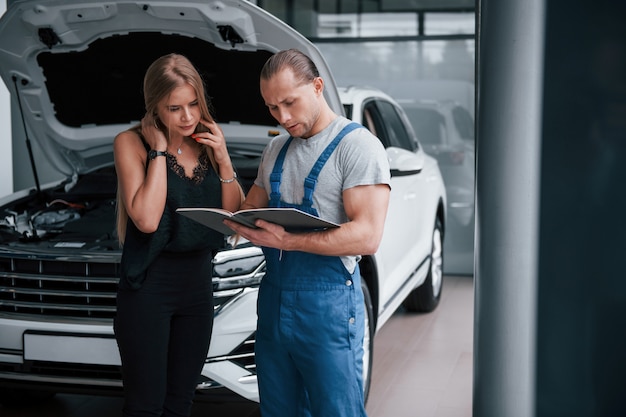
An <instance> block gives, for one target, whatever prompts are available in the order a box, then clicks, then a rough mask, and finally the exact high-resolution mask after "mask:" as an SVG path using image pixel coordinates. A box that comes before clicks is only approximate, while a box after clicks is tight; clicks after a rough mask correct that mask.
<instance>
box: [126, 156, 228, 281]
mask: <svg viewBox="0 0 626 417" xmlns="http://www.w3.org/2000/svg"><path fill="white" fill-rule="evenodd" d="M165 157H166V159H167V200H166V203H165V210H164V211H163V215H162V216H161V222H160V223H159V227H158V229H157V230H156V231H155V232H154V233H143V232H141V231H139V229H137V227H136V226H135V224H134V223H133V222H132V220H131V219H130V218H129V219H128V225H127V227H126V238H125V240H124V247H123V250H122V261H121V278H120V284H119V285H120V288H121V289H138V288H140V287H141V284H142V283H143V281H144V280H145V274H146V270H147V269H148V266H149V265H150V264H151V263H152V262H153V261H154V259H155V258H156V257H157V256H159V254H160V253H161V252H169V253H172V254H175V253H177V252H191V251H199V252H201V253H202V254H203V255H204V254H205V253H206V256H211V252H212V250H213V251H214V250H215V249H218V248H220V247H222V246H223V244H224V235H223V234H221V233H218V232H216V231H214V230H212V229H210V228H208V227H205V226H202V225H201V224H200V223H198V222H196V221H194V220H191V219H189V218H187V217H185V216H183V215H181V214H178V213H176V209H177V208H179V207H221V206H222V187H221V183H220V180H219V177H218V175H217V173H216V172H215V170H214V169H213V167H212V165H211V163H210V161H209V158H208V156H207V154H206V152H201V153H200V157H199V159H198V165H197V166H196V168H195V170H194V173H193V177H192V178H189V177H187V176H186V175H185V170H184V168H183V167H182V166H180V165H179V164H178V162H177V161H176V158H175V157H174V156H173V155H171V154H169V153H168V154H167V155H166V156H165ZM159 158H161V157H159ZM149 163H150V161H149V160H148V161H147V164H149ZM146 167H147V165H146Z"/></svg>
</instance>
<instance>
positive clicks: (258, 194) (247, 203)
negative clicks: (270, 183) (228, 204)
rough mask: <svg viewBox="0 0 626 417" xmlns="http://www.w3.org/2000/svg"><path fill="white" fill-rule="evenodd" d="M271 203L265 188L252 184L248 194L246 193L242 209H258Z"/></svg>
mask: <svg viewBox="0 0 626 417" xmlns="http://www.w3.org/2000/svg"><path fill="white" fill-rule="evenodd" d="M268 203H269V199H268V198H267V193H266V192H265V190H264V189H263V188H261V187H259V186H257V185H255V184H252V187H250V190H248V194H247V195H246V199H245V200H244V202H243V203H242V204H241V207H240V209H241V210H245V209H256V208H263V207H267V205H268Z"/></svg>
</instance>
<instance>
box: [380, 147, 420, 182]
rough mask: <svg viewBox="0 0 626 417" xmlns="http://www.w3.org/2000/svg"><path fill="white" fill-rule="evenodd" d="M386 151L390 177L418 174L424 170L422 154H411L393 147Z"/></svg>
mask: <svg viewBox="0 0 626 417" xmlns="http://www.w3.org/2000/svg"><path fill="white" fill-rule="evenodd" d="M386 150H387V159H388V160H389V168H390V170H391V176H392V177H400V176H406V175H415V174H419V173H420V172H421V171H422V169H423V168H424V153H423V152H418V153H413V152H410V151H407V150H406V149H402V148H396V147H393V146H392V147H389V148H387V149H386Z"/></svg>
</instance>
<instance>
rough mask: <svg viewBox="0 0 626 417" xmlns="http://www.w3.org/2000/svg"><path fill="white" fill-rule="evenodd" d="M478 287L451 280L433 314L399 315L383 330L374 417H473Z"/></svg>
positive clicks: (375, 368) (470, 281)
mask: <svg viewBox="0 0 626 417" xmlns="http://www.w3.org/2000/svg"><path fill="white" fill-rule="evenodd" d="M473 285H474V280H473V279H472V277H468V276H461V277H456V276H446V277H445V281H444V291H443V293H442V297H441V302H440V305H439V306H438V307H437V309H436V310H435V311H434V312H432V313H429V314H421V315H420V314H411V313H407V312H404V311H402V310H398V311H397V312H396V314H395V315H394V316H393V317H392V318H391V319H390V321H389V322H387V324H386V325H385V326H383V328H382V329H381V330H380V331H379V333H378V335H377V336H376V339H375V342H374V366H373V369H372V372H373V374H372V386H371V388H370V397H369V401H368V404H367V411H368V415H369V417H390V416H393V417H471V415H472V375H473V373H472V369H473V368H472V364H473V359H472V348H473V346H472V344H473V336H472V335H473V315H474V290H473Z"/></svg>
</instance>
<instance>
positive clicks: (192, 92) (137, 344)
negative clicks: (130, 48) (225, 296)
mask: <svg viewBox="0 0 626 417" xmlns="http://www.w3.org/2000/svg"><path fill="white" fill-rule="evenodd" d="M143 88H144V101H145V107H146V115H145V116H144V117H143V119H142V120H141V124H140V125H137V126H135V127H133V128H131V129H129V130H127V131H124V132H121V133H120V134H119V135H117V137H116V138H115V141H114V145H113V149H114V154H115V167H116V170H117V176H118V225H117V228H118V234H119V238H120V242H121V243H122V244H123V252H122V261H121V277H120V283H119V289H118V293H117V317H116V319H115V324H114V327H115V336H116V338H117V343H118V347H119V351H120V356H121V358H122V377H123V382H124V398H125V400H124V409H123V415H124V416H127V417H130V416H163V417H166V416H188V415H189V414H190V412H191V405H192V399H193V395H194V390H195V386H196V384H197V381H198V376H199V375H200V372H201V370H202V366H203V365H204V361H205V359H206V355H207V352H208V348H209V341H210V338H211V332H212V326H213V294H212V285H211V272H212V267H211V260H212V257H213V254H214V253H215V250H216V249H217V248H219V247H220V246H222V245H223V240H224V237H223V235H221V234H219V233H217V232H214V231H212V230H211V229H209V228H206V227H202V226H200V225H199V224H198V223H196V222H194V221H193V220H190V219H187V218H185V217H184V216H181V215H179V214H177V213H176V212H175V210H176V208H178V207H183V206H184V207H223V208H225V209H227V210H230V211H235V210H237V209H238V208H239V206H240V204H241V202H242V200H243V191H242V189H241V186H240V184H239V182H238V181H237V180H236V178H237V176H236V173H235V171H234V168H233V165H232V162H231V160H230V157H229V155H228V150H227V148H226V141H225V139H224V135H223V133H222V130H221V129H220V127H219V126H218V125H217V123H215V121H214V120H213V118H212V117H211V114H210V112H209V107H208V103H207V99H206V94H205V90H204V84H203V82H202V79H201V78H200V75H199V74H198V72H197V70H196V69H195V68H194V66H193V65H192V64H191V62H190V61H189V60H188V59H186V58H185V57H183V56H181V55H177V54H170V55H166V56H163V57H161V58H159V59H157V60H156V61H155V62H154V63H152V65H151V66H150V67H149V68H148V70H147V72H146V74H145V78H144V86H143Z"/></svg>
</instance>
